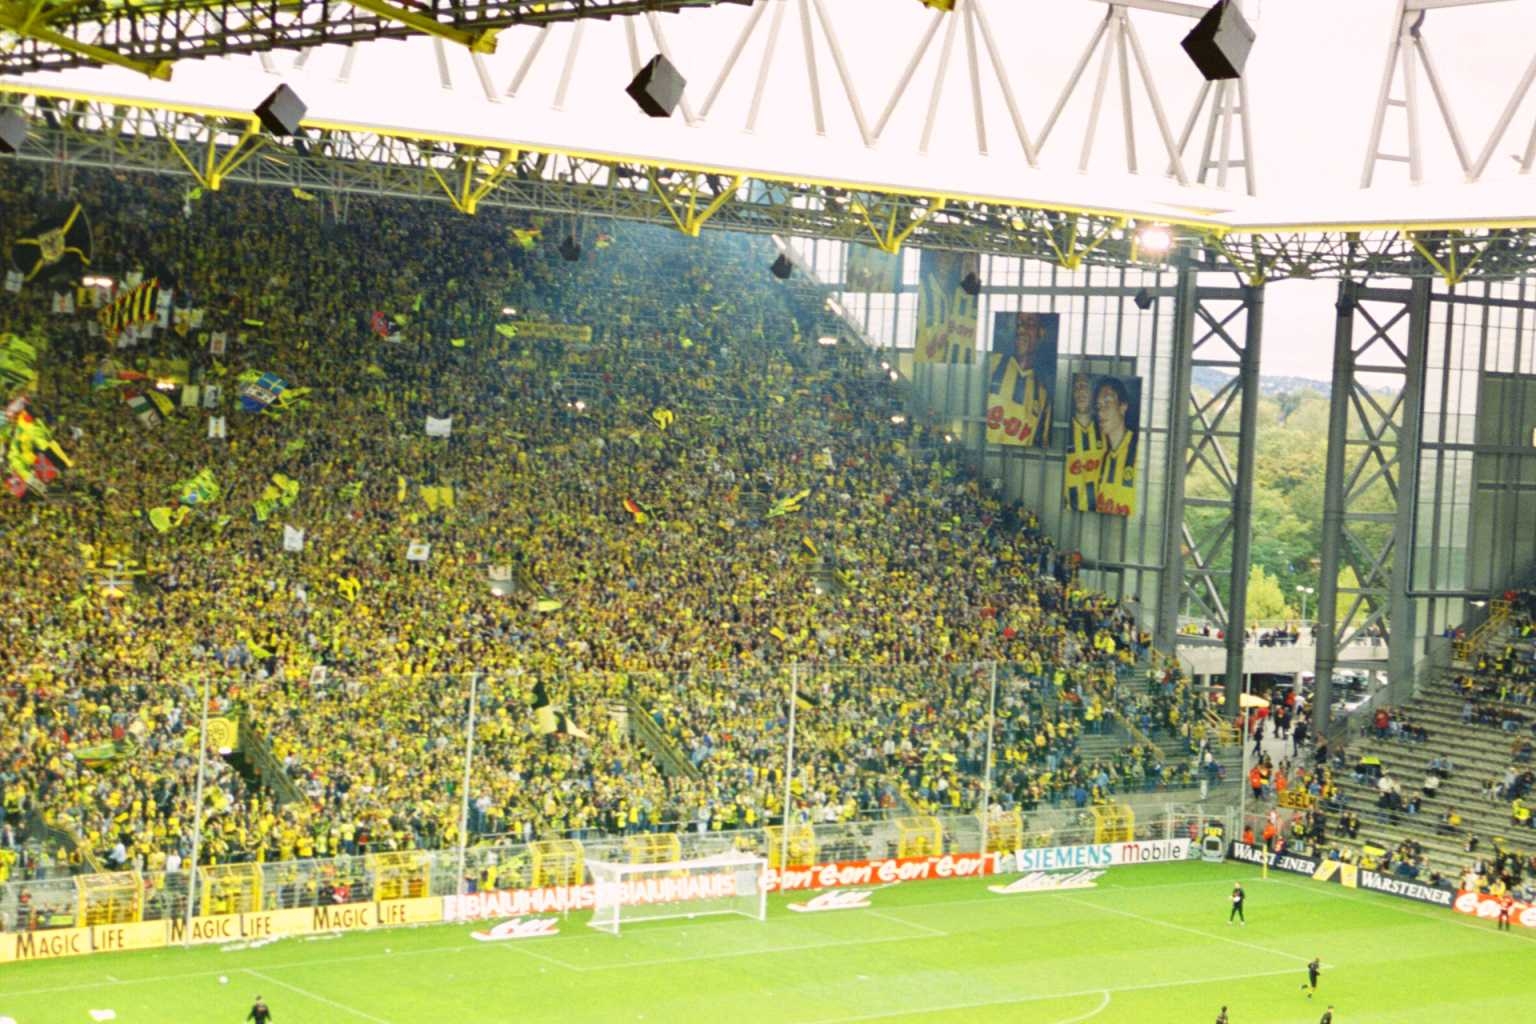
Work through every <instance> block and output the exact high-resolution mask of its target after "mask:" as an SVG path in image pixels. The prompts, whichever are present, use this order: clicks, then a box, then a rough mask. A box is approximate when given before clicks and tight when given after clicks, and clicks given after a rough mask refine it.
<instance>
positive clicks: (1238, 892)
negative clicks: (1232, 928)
mask: <svg viewBox="0 0 1536 1024" xmlns="http://www.w3.org/2000/svg"><path fill="white" fill-rule="evenodd" d="M1243 899H1244V896H1243V883H1241V882H1233V883H1232V912H1231V913H1230V914H1228V915H1227V924H1231V923H1232V919H1233V918H1234V917H1235V918H1237V919H1238V921H1240V922H1241V923H1242V924H1243V926H1244V927H1245V928H1246V927H1247V926H1248V918H1246V917H1244V916H1243Z"/></svg>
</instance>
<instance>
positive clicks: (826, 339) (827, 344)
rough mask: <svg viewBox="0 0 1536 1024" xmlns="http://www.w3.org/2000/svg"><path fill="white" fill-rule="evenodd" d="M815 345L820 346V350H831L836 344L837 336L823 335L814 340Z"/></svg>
mask: <svg viewBox="0 0 1536 1024" xmlns="http://www.w3.org/2000/svg"><path fill="white" fill-rule="evenodd" d="M816 344H818V345H820V346H821V347H822V348H831V347H832V346H834V345H836V344H837V335H835V334H823V335H822V336H821V337H819V338H817V339H816Z"/></svg>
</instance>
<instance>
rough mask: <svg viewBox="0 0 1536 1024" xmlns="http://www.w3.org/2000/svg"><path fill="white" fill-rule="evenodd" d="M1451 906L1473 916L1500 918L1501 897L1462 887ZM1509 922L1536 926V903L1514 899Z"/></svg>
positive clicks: (1515, 924)
mask: <svg viewBox="0 0 1536 1024" xmlns="http://www.w3.org/2000/svg"><path fill="white" fill-rule="evenodd" d="M1451 908H1452V909H1453V910H1455V911H1456V913H1458V914H1471V915H1472V916H1473V917H1481V918H1486V919H1487V920H1489V921H1497V920H1498V919H1499V898H1498V897H1497V896H1489V895H1487V894H1485V893H1476V892H1469V891H1468V890H1466V889H1462V890H1461V891H1460V892H1458V893H1456V902H1455V903H1453V904H1451ZM1509 923H1510V925H1511V926H1513V927H1518V928H1536V904H1531V903H1526V902H1525V901H1524V900H1514V901H1512V902H1511V903H1510V907H1509Z"/></svg>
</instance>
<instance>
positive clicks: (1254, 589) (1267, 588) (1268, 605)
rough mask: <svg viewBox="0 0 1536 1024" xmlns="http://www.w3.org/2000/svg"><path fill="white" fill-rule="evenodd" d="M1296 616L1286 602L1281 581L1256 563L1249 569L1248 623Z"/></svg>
mask: <svg viewBox="0 0 1536 1024" xmlns="http://www.w3.org/2000/svg"><path fill="white" fill-rule="evenodd" d="M1295 617H1296V613H1295V612H1294V611H1292V610H1291V608H1290V606H1289V605H1287V604H1286V603H1285V594H1284V593H1282V592H1281V590H1280V582H1279V581H1278V580H1276V579H1275V578H1274V577H1273V576H1271V575H1270V574H1269V573H1267V572H1265V571H1264V567H1263V566H1262V565H1259V564H1257V563H1255V564H1254V565H1253V567H1252V568H1250V569H1249V571H1248V624H1249V625H1250V626H1251V625H1253V624H1254V623H1256V622H1264V621H1269V622H1273V621H1275V620H1277V619H1294V618H1295Z"/></svg>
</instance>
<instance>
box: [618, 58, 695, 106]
mask: <svg viewBox="0 0 1536 1024" xmlns="http://www.w3.org/2000/svg"><path fill="white" fill-rule="evenodd" d="M687 84H688V82H687V80H685V79H684V78H683V76H682V73H681V72H680V71H678V70H677V68H676V67H674V66H673V64H672V62H671V61H669V60H667V58H666V57H663V56H662V55H661V54H659V53H658V54H657V55H656V56H654V57H652V58H651V59H650V60H649V61H648V62H647V63H646V65H645V67H643V68H641V69H640V73H639V74H637V75H636V76H635V77H634V79H633V80H632V81H631V82H630V83H629V85H628V86H627V87H625V89H624V91H625V92H627V93H629V98H630V99H632V100H634V101H635V103H636V105H638V106H639V107H640V109H641V110H643V111H645V112H646V113H647V114H649V115H650V116H651V117H671V116H672V111H674V110H676V109H677V105H678V103H680V102H681V101H682V98H683V88H684V86H686V85H687Z"/></svg>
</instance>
